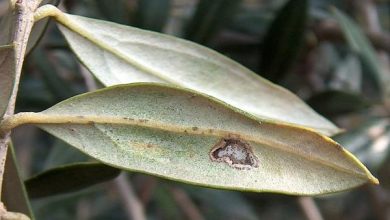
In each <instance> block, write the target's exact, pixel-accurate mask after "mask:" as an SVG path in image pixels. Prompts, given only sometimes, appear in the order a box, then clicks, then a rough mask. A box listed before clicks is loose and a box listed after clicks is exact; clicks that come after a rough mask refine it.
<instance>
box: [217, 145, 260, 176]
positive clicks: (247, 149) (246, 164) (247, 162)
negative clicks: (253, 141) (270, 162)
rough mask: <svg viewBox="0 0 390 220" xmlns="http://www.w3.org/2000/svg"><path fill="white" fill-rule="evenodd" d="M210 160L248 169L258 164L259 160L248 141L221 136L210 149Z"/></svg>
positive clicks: (240, 168)
mask: <svg viewBox="0 0 390 220" xmlns="http://www.w3.org/2000/svg"><path fill="white" fill-rule="evenodd" d="M210 158H211V160H212V161H216V162H224V163H227V164H228V165H229V166H231V167H233V168H236V169H239V170H243V169H244V170H250V169H252V168H255V167H258V166H259V164H258V163H259V160H258V158H257V157H256V155H255V154H254V153H253V151H252V148H251V146H250V145H249V143H247V142H245V141H243V140H239V139H235V138H223V139H221V140H220V141H219V142H218V143H217V144H216V145H215V146H214V147H213V148H212V149H211V151H210Z"/></svg>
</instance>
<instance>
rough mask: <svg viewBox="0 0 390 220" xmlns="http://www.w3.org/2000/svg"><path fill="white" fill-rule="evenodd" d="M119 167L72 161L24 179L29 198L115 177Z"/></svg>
mask: <svg viewBox="0 0 390 220" xmlns="http://www.w3.org/2000/svg"><path fill="white" fill-rule="evenodd" d="M119 173H120V170H119V169H116V168H113V167H110V166H107V165H104V164H101V163H92V162H89V163H74V164H70V165H64V166H61V167H56V168H53V169H50V170H47V171H44V172H43V173H40V174H38V175H36V176H34V177H32V178H30V179H28V180H26V181H25V184H26V188H27V192H28V195H29V196H30V198H41V197H46V196H52V195H57V194H62V193H69V192H74V191H77V190H81V189H84V188H86V187H90V186H92V185H95V184H98V183H101V182H104V181H108V180H110V179H113V178H115V177H116V176H118V175H119Z"/></svg>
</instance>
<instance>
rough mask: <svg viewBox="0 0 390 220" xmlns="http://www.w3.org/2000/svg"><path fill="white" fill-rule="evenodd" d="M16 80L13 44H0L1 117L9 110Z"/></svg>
mask: <svg viewBox="0 0 390 220" xmlns="http://www.w3.org/2000/svg"><path fill="white" fill-rule="evenodd" d="M14 82H15V51H14V47H13V46H11V45H6V46H0V118H1V117H2V116H3V115H4V113H5V111H6V110H7V106H8V102H9V100H10V98H11V94H12V89H13V86H14Z"/></svg>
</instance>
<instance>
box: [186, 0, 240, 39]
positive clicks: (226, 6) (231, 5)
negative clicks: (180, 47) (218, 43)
mask: <svg viewBox="0 0 390 220" xmlns="http://www.w3.org/2000/svg"><path fill="white" fill-rule="evenodd" d="M240 2H241V1H240V0H214V1H209V0H200V1H199V3H198V6H197V8H196V11H195V14H194V15H193V16H192V19H191V21H190V22H189V24H188V25H187V27H186V31H185V38H186V39H189V40H191V41H194V42H197V43H201V44H207V43H208V42H209V41H210V40H211V39H212V37H213V36H214V35H215V34H216V33H217V32H218V31H219V30H220V29H221V28H222V26H223V25H227V24H228V22H229V21H230V20H231V18H232V17H233V15H234V14H235V13H234V12H235V11H236V10H237V9H238V6H239V3H240Z"/></svg>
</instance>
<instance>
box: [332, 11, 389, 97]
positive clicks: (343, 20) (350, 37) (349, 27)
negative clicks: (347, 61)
mask: <svg viewBox="0 0 390 220" xmlns="http://www.w3.org/2000/svg"><path fill="white" fill-rule="evenodd" d="M333 14H334V15H335V17H336V19H337V21H338V22H339V24H340V26H341V29H342V30H343V32H344V35H345V37H346V39H347V41H348V44H349V46H350V48H351V49H352V50H353V51H354V52H355V53H356V54H358V55H359V57H360V59H361V61H362V63H363V64H364V65H365V66H366V67H367V69H368V71H367V73H369V74H370V75H369V77H370V79H372V81H373V82H374V84H375V86H376V87H377V90H379V91H380V92H381V94H382V95H383V94H385V95H388V94H390V89H389V86H388V84H389V82H390V80H389V76H387V75H388V74H385V73H383V72H382V69H381V66H380V63H379V61H378V58H377V56H376V54H375V50H374V49H373V47H372V45H371V43H370V41H369V40H368V39H367V37H366V36H365V35H364V33H363V32H362V30H361V29H360V27H359V26H358V25H357V24H356V23H355V22H354V21H353V20H352V19H351V18H349V17H348V16H347V15H345V14H344V13H343V12H341V11H339V10H337V9H336V8H333Z"/></svg>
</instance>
